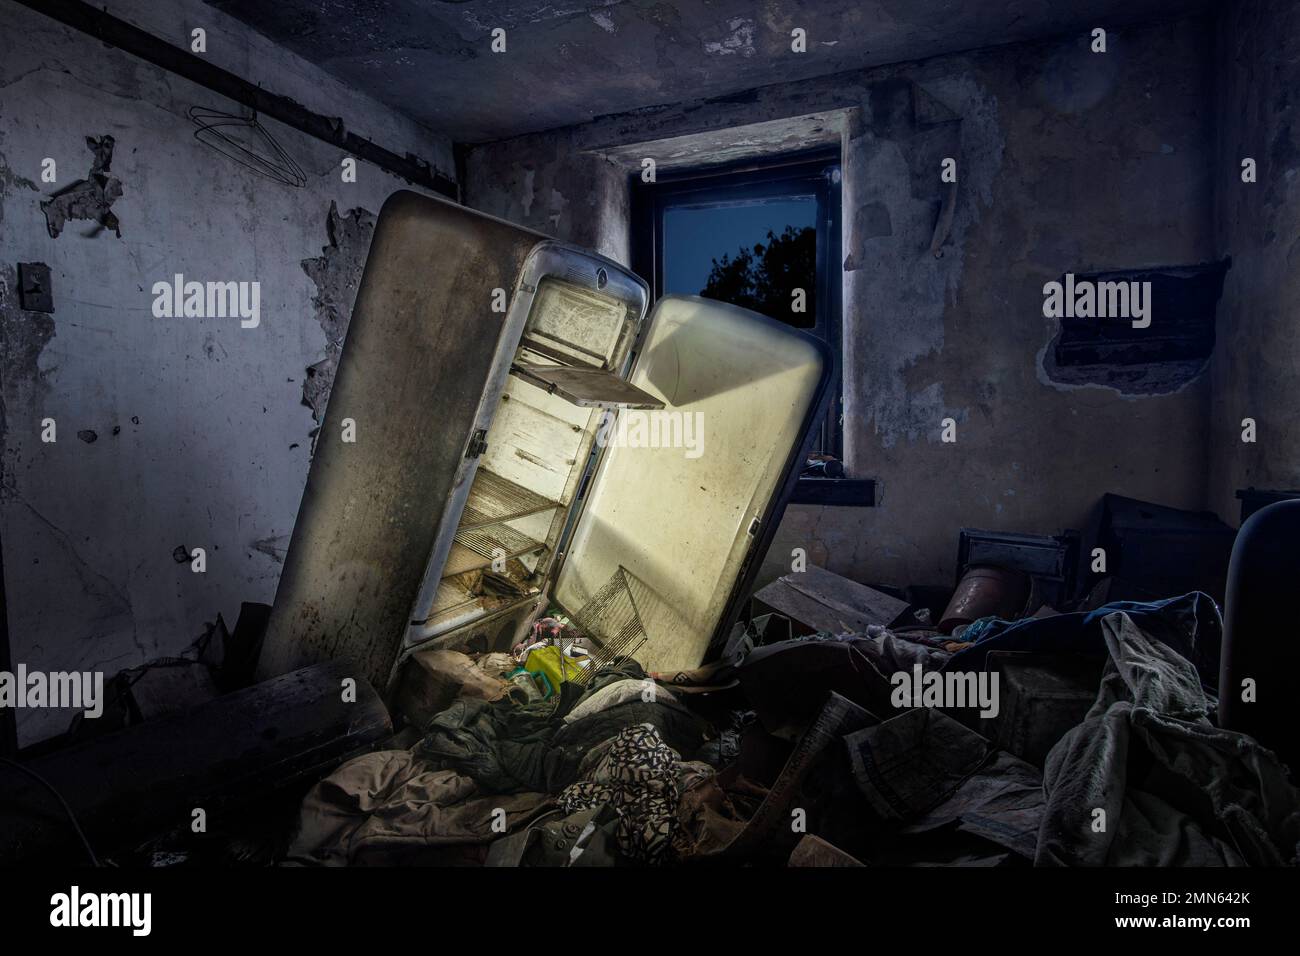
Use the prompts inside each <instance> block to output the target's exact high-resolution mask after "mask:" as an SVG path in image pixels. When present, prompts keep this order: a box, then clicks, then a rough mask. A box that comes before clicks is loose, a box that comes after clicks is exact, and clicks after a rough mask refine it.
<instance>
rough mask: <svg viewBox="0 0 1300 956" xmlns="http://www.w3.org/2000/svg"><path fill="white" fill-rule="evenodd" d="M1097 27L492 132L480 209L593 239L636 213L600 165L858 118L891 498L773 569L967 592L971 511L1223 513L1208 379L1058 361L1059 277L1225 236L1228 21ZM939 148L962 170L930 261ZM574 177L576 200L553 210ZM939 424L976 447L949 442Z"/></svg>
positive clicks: (859, 364) (872, 380)
mask: <svg viewBox="0 0 1300 956" xmlns="http://www.w3.org/2000/svg"><path fill="white" fill-rule="evenodd" d="M1088 40H1089V36H1088V34H1087V31H1083V32H1082V33H1081V34H1080V35H1079V36H1074V37H1069V38H1062V39H1059V40H1055V41H1050V42H1034V43H1024V44H1017V45H1011V46H1005V47H997V48H992V49H988V50H983V51H978V52H975V53H971V54H963V55H953V56H943V57H937V58H934V59H930V60H925V61H920V62H917V63H910V64H901V65H898V66H895V67H888V68H879V69H871V70H865V71H858V72H853V73H842V74H838V75H835V76H830V77H821V78H816V79H810V80H804V81H800V82H795V83H778V84H773V85H771V86H765V87H761V88H758V89H755V90H752V91H749V92H747V93H744V94H738V95H735V96H729V97H721V98H718V99H715V100H696V101H691V102H687V103H678V104H672V105H667V106H662V107H654V108H651V109H646V110H639V111H636V112H633V113H626V114H622V115H618V116H609V117H602V118H600V119H598V120H596V121H594V122H592V123H589V124H584V125H582V126H577V127H572V128H570V129H567V130H562V131H558V132H555V133H547V134H535V135H530V136H524V137H519V138H516V139H512V140H507V141H504V142H501V143H497V144H492V145H489V146H484V147H479V148H476V149H474V150H472V151H471V152H470V154H469V159H468V168H467V195H468V201H469V202H470V204H471V205H475V206H477V207H479V208H484V209H487V210H488V211H491V212H494V213H495V214H497V215H500V216H503V217H504V218H507V219H512V220H515V221H518V222H522V223H524V224H527V225H531V226H534V227H535V228H538V229H540V230H542V231H543V232H547V233H550V234H552V235H558V236H559V237H560V238H565V239H571V240H573V241H577V242H583V241H584V239H585V238H586V237H587V236H589V235H591V234H592V233H593V232H595V233H597V234H599V235H607V234H608V232H609V229H610V221H611V220H612V219H614V218H617V217H618V216H620V215H625V214H624V212H623V208H624V207H623V206H622V205H621V204H619V203H609V204H606V205H604V206H599V207H596V206H590V205H589V206H588V207H587V208H584V209H583V210H582V213H583V215H582V216H579V215H576V214H575V210H574V208H573V206H574V200H573V197H574V196H578V197H583V196H584V195H586V194H585V193H584V191H583V189H584V187H583V182H584V170H587V169H590V168H591V166H592V164H593V163H594V162H596V161H597V158H603V159H614V160H618V161H621V162H623V163H624V166H623V168H622V169H621V170H620V171H619V172H620V175H621V176H623V177H626V175H627V172H628V167H630V166H631V165H632V163H631V159H632V158H633V157H636V156H638V155H659V156H676V155H677V153H676V152H675V151H676V149H677V146H678V144H680V143H682V142H684V141H689V140H691V139H692V138H694V139H697V140H700V141H701V142H704V141H708V142H711V143H713V144H714V146H715V147H717V146H718V144H719V142H720V140H721V138H722V137H723V135H724V134H722V133H720V132H719V131H723V130H727V129H730V128H735V129H736V130H738V131H739V132H736V133H735V138H736V142H737V144H739V143H740V142H741V140H744V139H745V138H746V137H747V136H750V135H752V133H753V131H754V130H755V129H757V128H759V127H760V126H761V125H762V124H776V125H778V126H779V125H780V124H779V123H778V121H788V123H787V126H788V130H787V131H788V132H790V133H792V134H793V133H794V132H797V130H798V129H800V128H808V124H807V123H806V122H801V118H807V117H809V116H812V115H814V114H829V113H831V112H838V113H839V114H840V116H841V117H842V121H843V124H844V125H843V137H842V169H843V230H844V234H843V248H844V256H845V261H844V306H843V325H844V343H843V359H844V381H845V386H844V398H845V425H844V431H845V444H846V458H847V464H848V469H849V474H850V475H851V476H853V477H873V478H876V479H878V482H879V484H878V489H877V495H878V507H875V508H822V507H811V506H792V507H791V508H790V509H789V510H788V511H787V515H786V518H785V521H784V522H783V524H782V527H781V529H780V531H779V533H778V535H777V538H776V541H775V542H774V544H773V547H772V550H771V552H770V553H769V555H768V560H767V562H766V563H765V565H764V568H763V572H762V575H761V579H762V580H767V579H770V578H772V577H774V576H776V575H778V574H780V573H783V572H784V570H785V569H786V568H788V565H789V561H790V558H789V555H790V551H791V549H792V548H795V547H802V548H804V549H806V550H807V552H808V554H809V557H810V559H811V560H813V561H814V562H816V563H819V564H822V565H824V566H826V567H829V568H831V569H832V570H835V571H838V572H840V573H843V574H847V575H849V576H851V577H854V578H856V579H859V580H864V581H875V582H882V583H892V584H899V585H903V584H909V583H917V584H922V583H938V584H942V583H946V582H948V581H950V580H951V578H952V576H953V573H954V570H955V569H954V564H955V561H956V551H957V532H958V529H959V528H960V527H962V526H975V527H983V528H992V529H1002V530H1008V531H1025V532H1043V533H1055V532H1058V531H1060V530H1061V529H1063V528H1065V527H1079V526H1081V525H1082V524H1083V522H1084V521H1085V519H1086V517H1087V514H1088V510H1089V509H1090V508H1091V506H1092V505H1093V504H1094V503H1095V502H1096V500H1097V499H1098V497H1099V496H1100V495H1101V494H1102V493H1104V492H1107V491H1112V492H1117V493H1120V494H1125V495H1131V496H1134V497H1138V498H1145V499H1150V500H1153V501H1156V502H1160V503H1163V504H1168V505H1172V506H1175V507H1189V508H1201V507H1204V506H1205V499H1206V487H1207V471H1208V467H1209V466H1208V459H1207V454H1208V452H1207V448H1208V446H1207V417H1208V411H1209V375H1208V373H1206V374H1201V375H1198V376H1196V377H1194V378H1193V380H1192V381H1190V382H1188V383H1186V384H1185V385H1183V386H1182V387H1181V388H1179V389H1177V390H1175V391H1172V392H1171V393H1169V394H1163V395H1150V396H1130V395H1121V394H1120V393H1119V392H1118V391H1116V390H1115V389H1113V388H1107V387H1104V386H1100V385H1098V386H1082V387H1073V386H1064V385H1058V384H1053V383H1052V382H1050V381H1048V380H1045V376H1044V375H1043V374H1042V369H1041V365H1040V363H1041V361H1042V353H1043V352H1044V350H1045V349H1046V347H1047V344H1048V343H1049V342H1050V341H1051V340H1052V339H1053V337H1054V336H1055V335H1056V332H1057V323H1056V321H1055V320H1052V319H1046V318H1044V317H1043V308H1042V306H1043V294H1042V288H1043V284H1044V283H1045V282H1047V281H1049V280H1053V279H1057V278H1059V277H1060V275H1061V274H1062V273H1064V272H1066V271H1075V272H1086V271H1101V270H1108V269H1118V268H1137V267H1154V266H1168V265H1179V264H1188V263H1196V262H1204V261H1207V260H1209V259H1210V258H1212V256H1213V252H1214V241H1213V229H1212V217H1211V199H1212V193H1211V183H1210V175H1211V166H1212V158H1211V154H1212V149H1213V145H1212V144H1213V112H1212V109H1213V107H1212V78H1213V43H1212V36H1211V30H1210V23H1209V22H1208V21H1207V20H1205V19H1201V18H1191V19H1184V20H1180V21H1175V22H1171V23H1165V24H1157V25H1152V26H1145V27H1139V28H1133V29H1129V30H1123V31H1111V32H1110V33H1109V36H1108V52H1107V53H1105V54H1094V53H1092V52H1091V51H1090V50H1089V48H1088ZM954 117H955V118H956V122H954V121H953V118H954ZM642 147H644V148H642ZM721 149H722V151H723V152H724V153H726V152H727V151H728V150H729V149H730V147H728V146H727V145H726V144H723V145H722V147H721ZM657 150H658V152H657ZM944 156H953V157H955V158H956V159H957V160H958V180H959V181H958V187H957V197H956V205H955V206H954V207H953V215H952V222H951V228H950V230H949V232H948V235H947V237H946V240H945V241H944V243H943V245H942V246H941V251H942V253H943V255H942V257H941V258H935V256H934V255H932V254H931V251H930V246H931V241H932V239H933V238H934V233H935V226H936V222H937V221H938V220H939V217H940V214H941V209H942V200H943V198H944V194H943V191H942V190H943V187H942V185H941V182H940V179H939V162H940V160H941V159H942V157H944ZM517 171H522V172H517ZM624 182H626V179H624ZM555 183H565V184H567V188H563V189H561V190H560V191H561V192H563V193H564V198H565V202H566V203H567V205H565V204H554V203H552V204H550V205H547V204H546V203H547V201H548V200H546V199H545V197H548V196H550V193H549V192H548V191H547V190H549V189H550V188H552V186H553V184H555ZM543 187H544V188H543ZM625 188H626V187H625ZM539 190H541V191H540V192H539ZM539 195H540V196H542V197H544V198H543V206H541V207H539V206H538V205H537V203H538V199H537V197H538V196H539ZM529 197H532V199H531V204H530V203H529ZM557 212H558V213H559V215H558V217H556V213H557ZM566 215H567V218H566ZM588 216H590V217H591V219H590V220H588V218H587V217H588ZM624 223H626V219H624ZM605 241H608V240H605ZM588 244H590V243H588ZM944 418H952V419H954V420H955V421H956V423H957V441H956V443H953V444H945V443H943V442H941V441H940V436H941V427H942V420H943V419H944Z"/></svg>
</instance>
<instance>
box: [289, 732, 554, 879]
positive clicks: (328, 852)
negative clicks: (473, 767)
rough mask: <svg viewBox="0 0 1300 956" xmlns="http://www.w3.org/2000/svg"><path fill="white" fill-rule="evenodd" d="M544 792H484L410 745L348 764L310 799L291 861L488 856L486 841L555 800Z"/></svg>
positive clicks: (445, 860) (442, 861) (304, 806)
mask: <svg viewBox="0 0 1300 956" xmlns="http://www.w3.org/2000/svg"><path fill="white" fill-rule="evenodd" d="M554 804H555V801H554V800H553V798H551V797H549V796H548V795H546V794H544V793H517V794H509V795H506V794H490V795H489V794H483V793H481V792H480V791H479V790H478V788H477V787H476V786H475V785H474V781H473V780H471V779H470V778H469V777H465V776H462V775H460V774H458V773H456V772H455V771H454V770H436V769H433V768H432V767H431V766H430V765H429V763H428V762H427V761H424V760H421V759H420V758H419V757H417V756H416V755H414V754H412V753H411V752H410V751H406V750H382V751H376V752H375V753H369V754H364V755H362V756H360V757H357V758H355V759H353V760H349V761H348V762H347V763H345V764H343V765H342V766H341V767H339V768H338V769H337V770H335V771H334V772H333V773H332V774H330V775H329V776H328V777H326V778H325V779H324V780H322V781H321V782H320V783H318V784H317V785H316V786H315V787H313V788H312V789H311V791H310V792H309V793H308V794H307V796H306V798H305V799H304V800H303V804H302V812H301V816H300V818H299V826H298V832H297V834H296V836H295V838H294V841H293V844H292V846H291V847H290V849H289V853H288V861H289V862H291V863H298V864H307V865H324V866H345V865H353V866H355V865H380V866H382V865H395V864H399V863H429V864H435V863H436V864H448V863H458V862H481V861H480V860H478V859H476V858H475V855H474V854H473V853H466V852H463V849H462V850H461V851H458V850H457V848H466V847H478V846H481V845H483V844H487V843H489V842H491V841H492V840H494V839H496V838H497V837H499V836H501V835H502V834H503V833H508V832H511V831H513V830H515V829H518V828H520V827H522V826H524V825H526V824H527V823H528V822H529V821H531V820H533V819H534V818H535V817H537V816H539V815H540V814H542V813H543V812H545V811H546V810H548V809H550V808H551V807H553V806H554Z"/></svg>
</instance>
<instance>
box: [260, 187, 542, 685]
mask: <svg viewBox="0 0 1300 956" xmlns="http://www.w3.org/2000/svg"><path fill="white" fill-rule="evenodd" d="M543 238H544V237H542V236H539V235H537V234H536V233H532V232H529V231H527V230H524V229H520V228H519V227H517V226H513V225H510V224H509V223H506V222H503V221H500V220H497V219H493V218H491V217H488V216H484V215H482V214H480V213H476V212H474V211H472V210H469V209H466V208H464V207H461V206H457V205H455V204H453V203H449V202H445V201H442V200H438V199H431V198H428V197H425V196H420V195H417V194H415V193H411V192H399V193H397V194H395V195H394V196H392V197H391V198H390V199H389V200H388V201H387V202H386V203H385V204H384V207H383V209H382V210H381V211H380V214H379V219H378V222H377V224H376V227H375V235H374V239H373V241H372V243H371V247H370V254H369V257H368V258H367V260H366V268H365V272H364V274H363V276H362V280H361V287H360V289H359V291H358V293H357V300H356V305H355V307H354V309H353V314H352V319H351V323H350V325H349V328H348V334H347V339H346V340H345V342H344V346H343V354H342V357H341V359H340V362H339V368H338V372H337V375H336V378H335V381H334V387H333V391H332V393H331V395H330V399H329V405H328V407H327V409H326V414H325V419H324V422H323V424H322V426H321V431H320V435H319V438H318V440H317V445H316V452H315V457H314V460H313V461H312V465H311V471H310V472H309V474H308V478H307V488H306V490H305V491H304V493H303V500H302V506H301V507H300V508H299V512H298V520H297V523H296V524H295V525H294V530H293V538H292V540H291V542H290V545H289V551H288V554H287V556H286V558H285V567H284V572H283V574H282V575H281V577H280V584H279V590H278V591H277V594H276V600H275V606H274V609H273V611H272V613H271V620H270V623H269V625H268V628H267V634H266V640H265V643H264V645H263V648H262V654H261V659H260V661H259V664H258V677H259V679H265V678H267V677H271V676H275V675H277V674H283V673H286V672H288V671H291V670H294V669H295V668H298V667H302V666H305V665H308V664H313V663H317V662H320V661H325V660H338V659H341V660H344V661H348V662H350V663H351V664H352V665H354V666H355V667H356V669H357V670H356V676H357V677H364V678H366V679H367V680H369V681H370V682H371V684H373V685H374V686H376V687H384V686H385V685H386V682H387V679H388V677H389V671H390V669H391V667H392V665H393V662H394V660H395V659H396V657H397V653H398V649H399V647H400V644H401V641H402V636H403V634H404V631H405V628H406V625H407V623H408V618H409V615H410V610H411V605H412V602H413V601H414V599H415V597H416V594H417V592H418V590H419V587H420V582H421V580H422V577H423V575H424V572H425V563H426V561H427V559H428V556H429V554H430V552H431V549H432V547H433V544H434V541H435V537H436V535H437V531H438V526H439V524H440V523H441V522H442V521H443V520H444V519H445V518H446V517H447V516H446V515H445V514H444V510H445V506H446V503H447V502H448V500H450V499H451V498H452V490H453V488H454V487H455V486H456V485H457V483H458V481H460V480H462V479H463V476H464V473H465V472H466V471H467V470H468V469H469V467H470V466H471V465H472V461H469V460H467V458H466V455H467V452H469V453H470V454H471V455H472V450H471V449H472V443H471V438H472V436H473V435H474V433H475V431H476V430H477V429H479V428H482V427H484V424H483V422H484V415H485V414H486V415H489V416H490V414H491V409H490V408H488V409H486V410H485V408H484V401H483V399H484V396H485V393H486V392H487V391H488V390H489V384H490V383H491V382H492V381H493V380H494V377H504V376H505V375H506V374H507V373H508V367H509V361H510V358H511V356H512V355H513V352H514V348H515V345H516V343H517V340H518V337H519V335H520V334H521V332H522V328H523V323H522V316H519V315H518V314H517V312H518V310H515V309H511V310H509V311H508V312H507V313H501V312H495V311H493V309H492V300H493V295H492V290H493V289H496V288H503V289H505V290H506V291H507V292H508V293H510V294H511V301H512V302H513V301H514V299H515V298H516V296H515V295H514V293H515V292H516V291H517V290H516V283H517V281H518V279H519V276H520V273H521V267H522V265H523V262H524V260H525V258H526V257H527V256H528V253H529V252H530V250H532V249H533V248H534V247H535V246H536V245H537V244H538V243H539V242H541V241H543ZM348 420H351V424H352V426H353V428H354V439H355V440H354V441H351V442H348V441H345V440H344V437H345V434H344V428H345V425H347V424H348ZM453 520H454V519H453Z"/></svg>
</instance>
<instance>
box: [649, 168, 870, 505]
mask: <svg viewBox="0 0 1300 956" xmlns="http://www.w3.org/2000/svg"><path fill="white" fill-rule="evenodd" d="M840 163H841V157H840V149H839V146H838V145H836V146H833V147H826V148H819V149H815V150H808V151H804V152H799V153H790V154H785V155H782V156H778V157H774V158H771V159H767V158H764V159H761V160H742V161H738V162H733V163H724V164H714V165H709V166H701V167H691V168H684V169H672V170H660V171H658V172H657V174H656V181H655V182H653V183H646V182H643V181H642V179H641V174H640V173H639V172H633V173H631V174H630V175H629V193H630V197H631V210H630V212H631V216H630V224H631V235H630V244H629V245H630V252H631V260H632V271H634V272H636V273H637V274H638V275H640V276H642V277H643V278H645V279H646V280H647V282H648V283H649V285H650V297H651V305H652V306H653V304H654V303H655V302H658V301H659V299H660V298H662V297H663V294H664V292H663V278H664V277H663V262H664V255H663V243H664V213H665V212H666V211H668V210H669V209H673V208H681V207H692V206H701V205H710V204H713V203H723V202H727V201H734V200H738V199H739V200H743V199H780V198H782V197H790V198H794V197H799V196H809V195H811V196H813V197H814V198H815V199H816V201H817V210H818V211H817V265H816V268H817V287H816V290H815V296H814V309H815V319H814V326H813V327H812V328H805V329H799V331H801V332H804V333H805V334H808V335H812V336H814V337H815V338H818V339H821V340H822V341H824V342H826V344H827V345H828V346H829V347H830V351H831V354H832V356H833V357H834V363H835V367H834V369H833V374H832V382H831V389H832V393H831V394H832V398H831V403H830V409H829V411H828V413H827V417H826V419H825V420H824V421H823V423H822V425H821V428H822V429H824V430H825V431H824V433H823V438H822V441H821V442H820V446H821V450H822V451H823V452H826V453H828V454H832V455H834V456H835V457H836V458H838V459H839V460H840V461H841V462H844V427H843V416H844V386H843V375H842V369H843V349H844V341H843V334H844V333H843V321H842V296H843V287H844V271H843V253H842V248H841V243H842V239H841V235H842V225H841V224H842V208H841V191H842V190H841V181H842V178H843V177H842V174H841V166H840ZM791 327H792V328H795V326H791ZM845 467H846V468H847V463H845ZM792 500H793V501H794V502H795V503H808V504H831V505H834V504H852V505H867V506H869V505H873V504H874V503H875V483H874V482H873V481H871V480H869V479H868V480H857V479H853V478H850V477H847V476H846V477H844V478H801V479H800V480H799V482H798V486H797V488H796V490H795V494H794V498H793V499H792Z"/></svg>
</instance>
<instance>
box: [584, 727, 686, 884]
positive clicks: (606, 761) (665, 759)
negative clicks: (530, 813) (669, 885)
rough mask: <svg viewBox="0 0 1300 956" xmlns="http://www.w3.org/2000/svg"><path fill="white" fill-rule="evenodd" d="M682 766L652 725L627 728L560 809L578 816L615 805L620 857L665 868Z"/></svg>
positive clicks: (678, 796)
mask: <svg viewBox="0 0 1300 956" xmlns="http://www.w3.org/2000/svg"><path fill="white" fill-rule="evenodd" d="M602 749H604V748H602ZM680 760H681V757H679V756H678V754H677V751H675V750H673V749H672V748H671V747H669V746H668V745H667V744H665V743H664V742H663V738H661V737H660V736H659V731H658V729H656V728H655V726H654V725H653V724H637V725H636V726H634V727H624V728H623V729H622V730H621V731H619V732H618V735H617V736H615V737H614V738H613V739H612V740H611V741H610V742H609V747H608V749H607V750H605V752H604V755H603V757H601V759H600V762H599V763H598V764H597V765H596V768H595V770H594V771H592V773H591V774H590V775H589V777H588V778H587V779H586V780H581V781H579V782H577V783H574V784H571V785H570V786H568V787H566V788H565V790H564V792H563V793H561V794H560V806H561V807H563V809H564V811H565V812H566V813H573V812H575V811H578V810H589V809H591V808H593V807H597V806H600V805H601V804H604V803H608V804H610V805H611V806H613V808H614V812H615V813H616V814H617V815H618V825H617V827H616V829H615V839H616V840H617V842H618V848H619V850H620V852H622V853H623V855H624V856H626V857H628V858H629V859H631V860H633V861H635V862H638V863H662V862H664V861H665V859H666V857H667V855H668V853H669V852H670V848H671V846H672V841H673V836H674V833H675V831H676V828H677V804H678V802H679V800H680V799H681V792H680V790H679V788H678V783H677V764H678V763H679V762H680Z"/></svg>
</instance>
